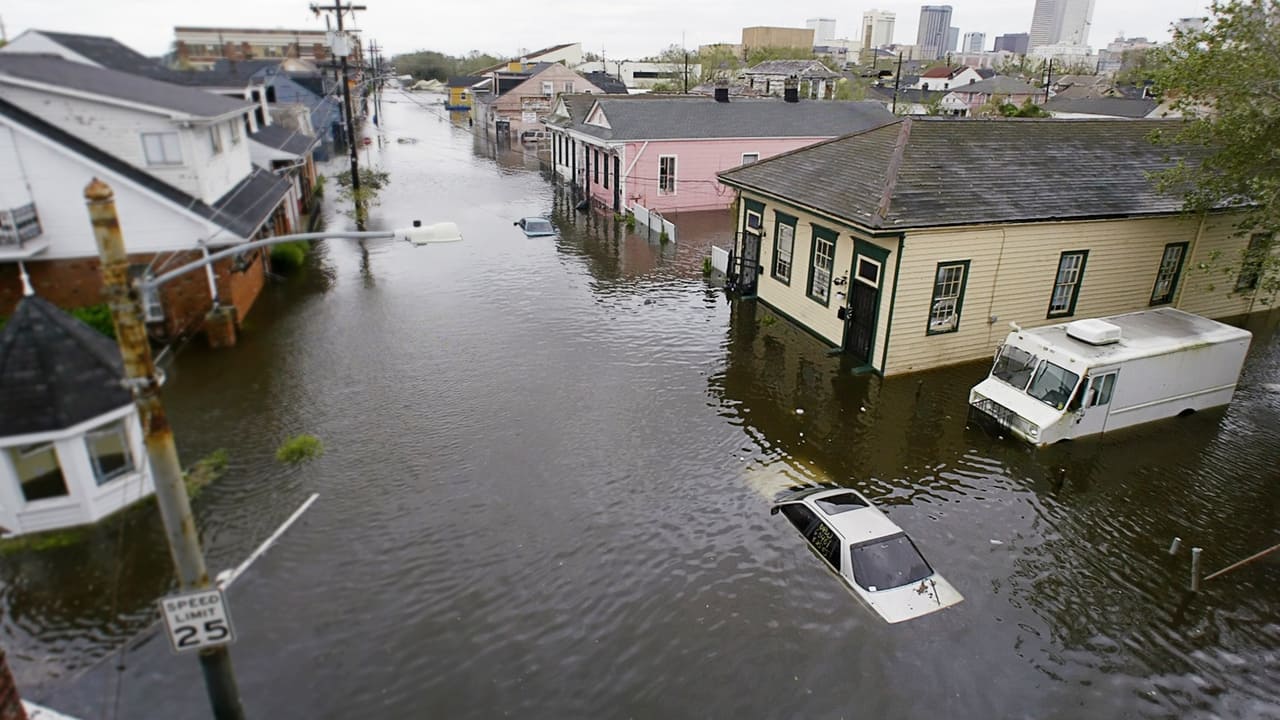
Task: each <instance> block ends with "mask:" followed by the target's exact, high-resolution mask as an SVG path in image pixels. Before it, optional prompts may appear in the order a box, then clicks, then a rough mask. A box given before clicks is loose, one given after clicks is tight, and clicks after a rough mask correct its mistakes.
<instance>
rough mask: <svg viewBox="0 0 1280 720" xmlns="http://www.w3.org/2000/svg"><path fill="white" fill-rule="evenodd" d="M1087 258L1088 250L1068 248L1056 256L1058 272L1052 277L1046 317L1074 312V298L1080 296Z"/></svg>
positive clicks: (1063, 315) (1064, 315)
mask: <svg viewBox="0 0 1280 720" xmlns="http://www.w3.org/2000/svg"><path fill="white" fill-rule="evenodd" d="M1088 259H1089V251H1088V250H1068V251H1067V252H1064V253H1062V256H1061V257H1059V258H1058V273H1057V275H1055V276H1054V279H1053V295H1052V296H1050V298H1049V314H1048V315H1047V317H1051V318H1055V317H1067V316H1070V315H1074V314H1075V313H1076V300H1078V299H1079V298H1080V284H1081V283H1082V282H1084V264H1085V261H1086V260H1088Z"/></svg>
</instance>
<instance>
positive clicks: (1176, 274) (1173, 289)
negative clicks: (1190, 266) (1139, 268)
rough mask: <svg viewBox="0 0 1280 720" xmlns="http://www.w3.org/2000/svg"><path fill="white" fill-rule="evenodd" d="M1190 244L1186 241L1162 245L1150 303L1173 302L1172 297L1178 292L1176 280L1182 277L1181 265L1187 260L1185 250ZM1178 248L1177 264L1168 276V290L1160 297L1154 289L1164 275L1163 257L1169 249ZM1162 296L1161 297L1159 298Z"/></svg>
mask: <svg viewBox="0 0 1280 720" xmlns="http://www.w3.org/2000/svg"><path fill="white" fill-rule="evenodd" d="M1190 246H1191V244H1190V243H1187V242H1173V243H1169V244H1168V245H1165V246H1164V250H1162V251H1160V264H1159V265H1157V266H1156V281H1155V283H1154V284H1152V286H1151V304H1152V305H1168V304H1169V303H1171V302H1173V298H1174V296H1175V295H1177V294H1178V281H1179V280H1181V279H1182V267H1183V265H1185V264H1186V262H1187V250H1188V248H1190ZM1174 248H1178V249H1179V250H1180V253H1179V255H1178V264H1177V265H1175V266H1174V268H1173V274H1172V276H1171V277H1169V290H1168V292H1167V293H1166V294H1165V295H1163V296H1160V297H1157V296H1156V291H1158V290H1159V289H1160V278H1161V277H1162V276H1163V275H1164V263H1165V258H1166V257H1167V256H1168V255H1169V251H1170V250H1172V249H1174ZM1161 297H1163V299H1161Z"/></svg>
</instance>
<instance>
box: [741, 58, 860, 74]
mask: <svg viewBox="0 0 1280 720" xmlns="http://www.w3.org/2000/svg"><path fill="white" fill-rule="evenodd" d="M743 73H744V74H746V75H799V76H801V77H838V75H837V73H834V72H832V71H831V70H830V68H828V67H827V66H826V65H823V64H822V63H820V62H818V61H817V60H765V61H764V62H762V63H760V64H758V65H753V66H751V67H749V68H747V69H746V70H744V71H743Z"/></svg>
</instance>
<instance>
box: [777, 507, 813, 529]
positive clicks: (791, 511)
mask: <svg viewBox="0 0 1280 720" xmlns="http://www.w3.org/2000/svg"><path fill="white" fill-rule="evenodd" d="M782 514H783V515H786V516H787V519H788V520H790V521H791V524H792V525H795V526H796V529H797V530H799V531H800V534H801V535H807V534H808V533H809V528H811V527H813V523H814V521H815V520H817V519H818V516H817V515H814V514H813V511H812V510H810V509H809V508H807V507H805V506H803V505H801V504H799V503H791V504H788V505H783V506H782Z"/></svg>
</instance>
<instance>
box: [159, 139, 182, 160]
mask: <svg viewBox="0 0 1280 720" xmlns="http://www.w3.org/2000/svg"><path fill="white" fill-rule="evenodd" d="M160 140H161V142H163V143H164V161H165V162H167V163H173V164H175V165H176V164H178V163H180V162H182V145H181V144H180V143H179V142H178V133H164V134H163V135H161V136H160Z"/></svg>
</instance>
